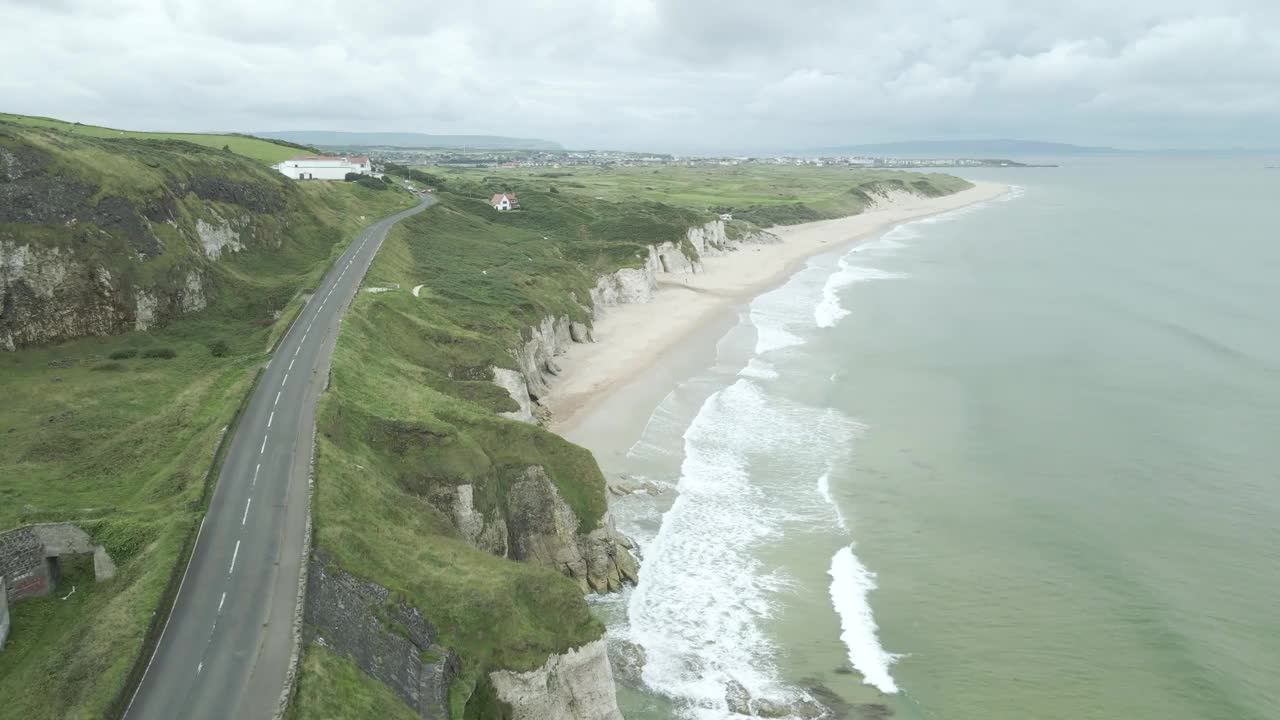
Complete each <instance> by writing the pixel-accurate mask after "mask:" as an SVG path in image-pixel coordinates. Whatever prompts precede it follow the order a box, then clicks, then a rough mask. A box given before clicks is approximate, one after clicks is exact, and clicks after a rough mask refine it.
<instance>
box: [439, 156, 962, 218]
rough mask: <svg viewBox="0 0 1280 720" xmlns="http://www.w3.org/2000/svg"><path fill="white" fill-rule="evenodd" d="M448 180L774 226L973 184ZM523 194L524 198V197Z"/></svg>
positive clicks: (656, 174) (856, 175)
mask: <svg viewBox="0 0 1280 720" xmlns="http://www.w3.org/2000/svg"><path fill="white" fill-rule="evenodd" d="M428 169H429V170H430V171H431V172H432V173H435V174H437V175H441V176H443V177H445V178H446V180H454V181H455V182H456V181H468V182H478V183H483V184H484V185H486V186H489V187H495V188H499V187H508V186H509V187H512V188H516V191H517V194H519V193H520V190H521V189H530V190H532V189H540V190H550V188H552V187H554V188H556V190H557V191H558V192H560V193H572V194H576V195H580V196H585V197H590V198H600V199H604V200H609V201H613V202H662V203H667V204H670V205H675V206H678V207H682V208H689V209H692V210H698V211H704V212H716V213H720V212H732V213H733V214H734V216H735V218H738V219H742V220H748V221H751V222H752V223H754V224H756V225H759V226H762V227H767V226H770V225H788V224H794V223H797V222H808V221H812V220H822V219H828V218H834V217H842V216H845V215H855V214H857V213H859V212H861V211H862V210H863V209H864V208H865V206H866V196H865V192H866V191H867V190H868V189H871V188H876V187H894V188H900V189H909V190H911V191H912V192H917V193H919V194H924V195H945V194H949V193H952V192H956V191H958V190H963V189H965V188H966V187H969V183H967V182H965V181H964V180H961V179H959V178H956V177H954V176H951V175H943V174H940V173H928V174H923V173H912V172H903V171H897V170H877V169H863V168H849V167H836V166H824V167H815V166H810V165H805V166H795V165H765V164H755V163H750V164H741V165H731V166H721V165H713V166H694V167H689V166H680V165H665V166H661V167H623V166H614V167H604V168H597V167H570V168H563V169H555V170H552V169H548V168H481V169H445V168H436V167H433V168H428ZM521 197H523V195H521Z"/></svg>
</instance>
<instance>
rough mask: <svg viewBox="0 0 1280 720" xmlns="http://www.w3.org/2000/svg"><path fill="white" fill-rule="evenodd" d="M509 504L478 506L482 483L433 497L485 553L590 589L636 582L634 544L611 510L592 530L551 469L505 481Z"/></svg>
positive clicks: (530, 470)
mask: <svg viewBox="0 0 1280 720" xmlns="http://www.w3.org/2000/svg"><path fill="white" fill-rule="evenodd" d="M503 484H504V485H505V486H506V493H505V498H504V503H503V505H502V506H501V507H496V508H491V509H490V510H488V511H487V512H486V511H484V510H481V509H480V508H478V507H477V506H476V499H475V498H476V487H475V486H474V485H471V484H464V485H455V486H452V487H450V488H448V489H447V490H446V491H444V493H443V494H437V495H436V496H435V497H433V498H432V500H433V502H434V504H435V505H436V506H437V507H440V508H441V509H442V510H444V511H445V512H446V514H448V516H449V518H450V519H451V520H452V521H453V525H454V527H456V528H457V529H458V532H459V534H460V535H462V537H463V538H464V539H466V541H467V542H469V543H470V544H471V545H473V546H474V547H476V548H479V549H481V550H484V551H485V552H488V553H492V554H494V555H498V556H500V557H506V558H511V559H512V560H519V561H521V562H527V563H530V564H533V565H542V566H544V567H549V568H552V569H554V570H557V571H559V572H561V573H563V574H564V575H567V576H568V577H570V578H572V579H573V580H574V581H576V582H577V583H578V586H579V587H581V588H582V591H583V592H584V593H585V592H598V593H604V592H616V591H618V590H621V589H622V587H623V585H625V584H634V583H635V582H636V579H637V573H638V571H639V570H638V563H637V562H636V559H635V558H634V557H633V556H632V555H631V552H630V551H629V550H628V548H629V547H631V542H630V541H629V540H627V539H626V538H625V537H623V536H622V535H620V534H619V533H618V531H617V530H616V529H615V527H614V523H613V517H612V516H611V515H609V513H607V512H606V513H605V514H604V516H603V517H602V518H601V519H600V522H599V523H598V524H597V525H596V527H595V528H594V529H592V530H591V531H590V532H587V533H582V532H580V527H581V523H580V522H579V518H578V516H577V514H576V513H574V511H573V509H572V508H571V507H569V504H568V503H566V502H565V500H564V497H563V496H562V495H561V494H560V491H559V490H557V489H556V486H555V484H554V483H552V482H551V479H550V478H549V477H547V473H546V470H544V469H543V468H542V467H541V466H539V465H531V466H529V467H527V468H525V469H524V470H522V471H520V472H519V473H516V474H514V475H513V476H512V477H510V478H508V479H506V481H505V482H504V483H503Z"/></svg>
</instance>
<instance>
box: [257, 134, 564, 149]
mask: <svg viewBox="0 0 1280 720" xmlns="http://www.w3.org/2000/svg"><path fill="white" fill-rule="evenodd" d="M256 135H257V136H258V137H264V138H271V139H273V140H288V141H289V142H295V143H302V144H304V145H317V146H320V147H346V148H350V147H405V148H470V149H478V150H563V149H564V148H563V147H561V146H560V143H556V142H551V141H550V140H538V139H536V138H513V137H502V136H501V135H428V134H426V133H414V132H334V131H328V130H280V131H276V132H261V133H256Z"/></svg>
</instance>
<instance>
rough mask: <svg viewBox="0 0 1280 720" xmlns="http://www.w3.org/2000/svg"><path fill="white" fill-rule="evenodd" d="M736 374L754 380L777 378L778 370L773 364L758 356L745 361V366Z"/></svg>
mask: <svg viewBox="0 0 1280 720" xmlns="http://www.w3.org/2000/svg"><path fill="white" fill-rule="evenodd" d="M738 376H739V377H746V378H753V379H756V380H777V379H778V371H777V370H776V369H774V367H773V365H770V364H769V363H767V362H765V361H764V360H761V359H760V358H751V359H750V360H748V361H747V366H746V367H744V368H742V369H741V370H739V371H738Z"/></svg>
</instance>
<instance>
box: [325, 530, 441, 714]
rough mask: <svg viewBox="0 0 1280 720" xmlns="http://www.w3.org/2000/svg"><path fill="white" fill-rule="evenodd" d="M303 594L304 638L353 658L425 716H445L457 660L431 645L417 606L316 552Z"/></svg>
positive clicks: (432, 639)
mask: <svg viewBox="0 0 1280 720" xmlns="http://www.w3.org/2000/svg"><path fill="white" fill-rule="evenodd" d="M306 597H307V601H306V603H307V604H306V611H305V623H306V624H305V625H304V636H305V638H306V640H307V642H309V643H316V644H318V645H322V646H324V647H326V648H329V649H330V650H332V651H333V652H335V653H337V654H339V655H341V656H343V657H345V658H347V659H349V660H351V662H352V663H354V664H355V666H356V667H358V668H360V670H362V671H363V672H364V673H365V674H367V675H369V676H370V677H372V678H374V679H376V680H378V681H379V682H381V683H383V684H384V685H386V686H387V687H388V688H390V689H391V691H392V692H394V693H395V694H396V696H397V697H399V698H400V699H401V700H403V701H404V702H405V704H406V705H408V706H409V707H410V708H412V709H413V710H414V711H416V712H417V713H418V716H419V717H421V718H423V720H448V718H449V685H450V683H452V682H453V678H454V677H455V676H456V675H457V673H458V659H457V656H456V655H454V653H453V651H452V650H447V649H445V648H442V647H440V646H439V645H436V644H435V640H436V633H435V630H434V629H433V628H432V627H431V626H430V625H429V624H428V623H427V621H426V620H425V619H424V618H423V617H422V614H421V613H419V612H418V610H417V608H414V607H412V606H410V605H407V604H405V603H403V602H397V601H393V600H392V599H391V594H390V592H388V591H387V589H386V588H384V587H382V586H381V585H379V584H377V583H373V582H369V581H367V580H361V579H359V578H357V577H355V576H354V575H351V574H350V573H347V572H345V571H343V570H342V569H340V568H338V567H337V566H336V565H334V564H333V563H332V562H330V561H328V559H327V558H325V557H324V555H323V554H322V553H319V552H317V553H316V554H315V555H313V556H312V559H311V564H310V567H309V569H308V572H307V596H306Z"/></svg>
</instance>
